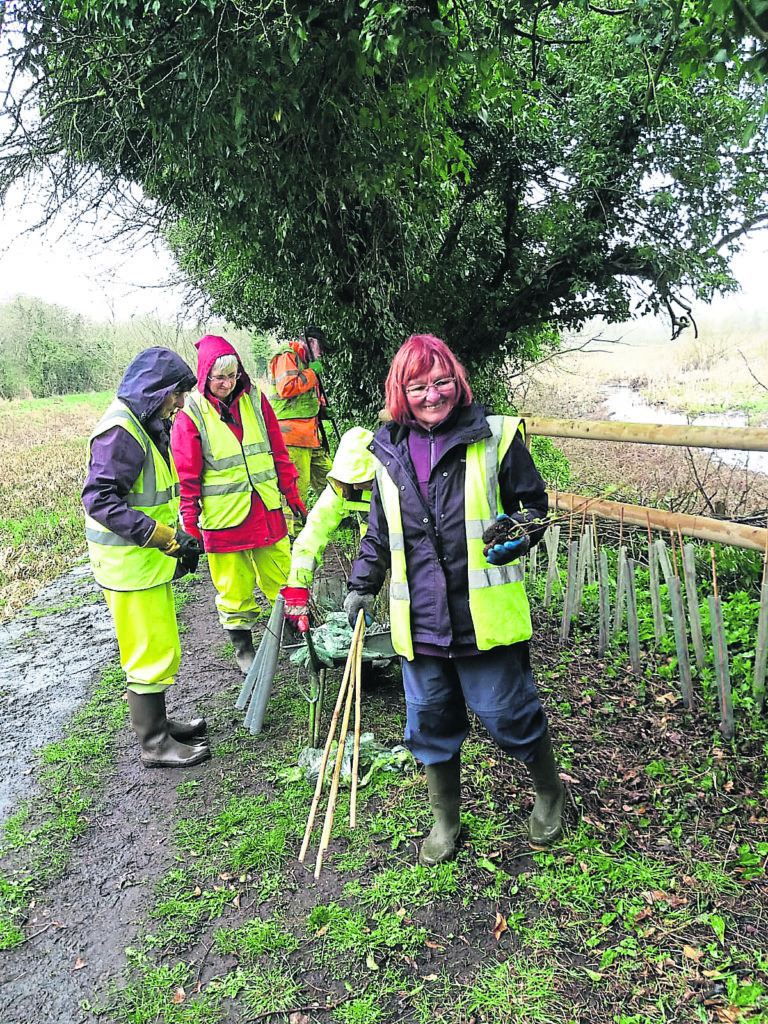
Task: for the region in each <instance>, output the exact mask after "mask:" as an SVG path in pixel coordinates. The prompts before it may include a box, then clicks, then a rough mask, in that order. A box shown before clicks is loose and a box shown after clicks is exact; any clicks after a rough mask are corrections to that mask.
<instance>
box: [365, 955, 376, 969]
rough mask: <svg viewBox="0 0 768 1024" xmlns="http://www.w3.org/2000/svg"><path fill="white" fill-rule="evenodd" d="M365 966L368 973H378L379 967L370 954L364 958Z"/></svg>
mask: <svg viewBox="0 0 768 1024" xmlns="http://www.w3.org/2000/svg"><path fill="white" fill-rule="evenodd" d="M365 966H366V967H367V968H368V970H369V971H378V969H379V965H378V964H377V963H376V961H375V960H374V959H373V957H372V956H371V954H370V953H369V954H368V956H367V957H366V958H365Z"/></svg>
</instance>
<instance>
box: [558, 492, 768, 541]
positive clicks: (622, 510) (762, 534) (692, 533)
mask: <svg viewBox="0 0 768 1024" xmlns="http://www.w3.org/2000/svg"><path fill="white" fill-rule="evenodd" d="M549 507H550V508H552V509H557V510H559V511H561V512H572V513H574V520H575V522H574V528H577V524H578V522H579V517H580V516H582V517H584V516H586V517H587V518H588V517H589V516H593V515H595V516H601V517H602V518H603V519H613V520H615V521H616V522H623V523H625V524H626V525H627V526H641V527H643V528H644V529H647V528H648V527H650V528H651V529H652V530H663V531H665V532H667V533H670V532H671V533H674V534H677V532H678V531H679V532H680V533H681V534H682V535H683V536H685V537H698V538H699V540H708V541H714V542H716V543H718V544H731V545H732V546H733V547H737V548H749V549H750V550H752V551H765V550H766V547H767V546H768V530H766V529H763V528H762V527H760V526H747V525H744V524H742V523H731V522H728V521H727V520H724V519H709V518H707V517H706V516H688V515H684V514H683V513H682V512H664V511H663V510H662V509H658V508H646V507H645V506H644V505H625V504H624V503H623V502H620V501H607V500H606V499H605V498H587V497H585V496H584V495H583V494H568V493H565V492H563V491H550V492H549Z"/></svg>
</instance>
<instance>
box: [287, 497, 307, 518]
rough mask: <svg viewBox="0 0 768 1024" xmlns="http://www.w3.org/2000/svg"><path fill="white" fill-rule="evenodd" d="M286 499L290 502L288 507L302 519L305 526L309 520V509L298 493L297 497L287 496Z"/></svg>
mask: <svg viewBox="0 0 768 1024" xmlns="http://www.w3.org/2000/svg"><path fill="white" fill-rule="evenodd" d="M285 500H286V501H287V502H288V508H289V509H290V510H291V512H293V514H294V515H295V516H296V518H297V519H299V520H301V525H302V526H303V525H304V524H305V523H306V521H307V509H306V506H305V504H304V502H303V501H302V500H301V498H300V497H299V496H298V494H297V495H296V497H292V498H286V499H285Z"/></svg>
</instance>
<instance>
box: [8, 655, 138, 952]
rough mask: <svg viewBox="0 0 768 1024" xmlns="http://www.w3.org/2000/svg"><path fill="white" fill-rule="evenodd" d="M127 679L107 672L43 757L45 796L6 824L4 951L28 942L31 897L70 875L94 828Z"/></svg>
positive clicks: (122, 720)
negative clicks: (78, 847)
mask: <svg viewBox="0 0 768 1024" xmlns="http://www.w3.org/2000/svg"><path fill="white" fill-rule="evenodd" d="M124 690H125V675H124V673H123V672H122V671H121V670H119V669H117V668H108V669H107V670H106V671H105V672H104V674H103V676H102V678H101V680H100V682H99V683H98V685H97V686H96V689H95V691H94V694H93V696H92V697H91V699H90V701H89V702H88V704H87V705H86V706H85V707H84V708H83V709H82V710H81V711H80V712H78V713H77V714H76V715H75V716H74V717H73V719H72V721H71V722H70V724H69V726H68V727H67V730H66V732H67V734H68V735H67V737H66V739H64V740H62V741H61V742H58V743H52V744H49V745H48V746H47V747H45V748H44V750H43V751H42V753H41V763H42V764H43V765H44V766H45V767H44V769H43V770H42V771H41V772H40V775H39V778H38V784H39V788H40V792H39V795H38V796H36V797H35V798H33V799H31V800H29V801H26V802H25V803H24V804H22V806H21V808H20V809H19V810H18V811H17V812H16V813H15V814H14V815H13V816H12V817H11V818H10V819H9V820H8V821H7V823H6V825H5V828H4V830H3V836H2V841H0V858H1V859H2V861H3V863H14V864H16V865H17V866H16V867H15V868H14V869H7V870H4V871H2V872H0V949H10V948H12V947H13V946H14V945H17V944H18V943H19V942H20V941H21V940H22V933H21V931H20V929H19V922H21V921H23V919H24V916H25V913H26V908H27V907H28V905H29V902H30V899H31V898H32V896H33V895H35V894H36V893H38V892H40V891H41V890H42V889H44V888H45V887H46V886H47V885H50V883H51V882H53V881H54V880H55V879H56V878H58V877H60V876H61V875H62V874H63V872H64V871H65V869H66V867H67V864H68V862H69V857H70V854H71V849H72V844H73V843H74V841H75V839H77V837H78V836H80V835H82V834H83V832H85V830H86V829H87V828H88V825H89V823H90V819H91V817H92V815H93V812H94V809H95V807H96V803H97V800H98V797H99V794H100V792H101V790H102V789H103V786H104V784H105V782H106V779H107V778H108V777H109V775H110V774H111V772H112V770H113V768H114V735H115V733H116V732H117V731H118V729H120V728H122V726H123V725H124V724H125V719H126V714H127V710H126V705H125V702H124V701H123V700H122V694H123V691H124Z"/></svg>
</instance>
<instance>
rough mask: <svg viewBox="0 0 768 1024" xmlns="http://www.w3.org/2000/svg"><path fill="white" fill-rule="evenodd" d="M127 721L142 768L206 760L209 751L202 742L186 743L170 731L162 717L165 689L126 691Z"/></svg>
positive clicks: (188, 763)
mask: <svg viewBox="0 0 768 1024" xmlns="http://www.w3.org/2000/svg"><path fill="white" fill-rule="evenodd" d="M128 707H129V708H130V709H131V725H132V726H133V731H134V732H135V733H136V737H137V739H138V741H139V744H140V746H141V763H142V764H143V765H144V767H145V768H188V767H189V766H190V765H193V764H199V763H200V762H201V761H207V760H208V758H209V757H210V756H211V751H210V749H209V748H208V746H207V745H206V744H204V743H200V744H195V745H194V746H192V745H187V744H186V743H180V742H179V741H178V740H177V739H174V737H173V736H172V735H171V733H170V730H169V728H168V720H167V718H166V717H165V693H164V692H162V693H134V692H133V691H132V690H129V691H128Z"/></svg>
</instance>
